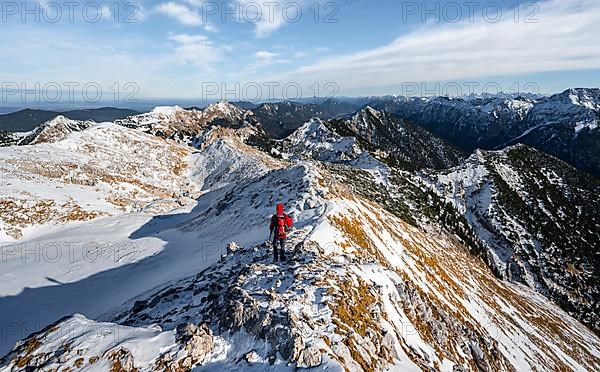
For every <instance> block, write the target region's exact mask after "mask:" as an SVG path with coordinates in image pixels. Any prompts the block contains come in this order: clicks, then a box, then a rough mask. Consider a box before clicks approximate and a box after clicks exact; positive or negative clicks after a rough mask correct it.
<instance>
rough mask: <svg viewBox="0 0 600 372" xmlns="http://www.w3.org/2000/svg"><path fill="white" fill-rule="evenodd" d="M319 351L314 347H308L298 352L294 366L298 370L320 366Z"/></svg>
mask: <svg viewBox="0 0 600 372" xmlns="http://www.w3.org/2000/svg"><path fill="white" fill-rule="evenodd" d="M321 362H322V358H321V351H319V349H317V348H316V347H314V346H309V347H307V348H306V349H304V350H302V351H301V352H300V356H299V357H298V361H297V363H296V365H297V366H298V368H313V367H318V366H319V365H321Z"/></svg>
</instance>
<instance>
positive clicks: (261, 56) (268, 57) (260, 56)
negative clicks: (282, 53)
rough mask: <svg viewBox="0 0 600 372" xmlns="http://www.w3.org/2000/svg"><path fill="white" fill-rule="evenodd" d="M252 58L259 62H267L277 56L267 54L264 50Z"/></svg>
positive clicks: (275, 54)
mask: <svg viewBox="0 0 600 372" xmlns="http://www.w3.org/2000/svg"><path fill="white" fill-rule="evenodd" d="M254 56H255V57H256V58H258V59H260V60H263V61H269V60H273V59H275V58H276V57H277V56H279V54H277V53H271V52H267V51H265V50H260V51H258V52H256V54H255V55H254Z"/></svg>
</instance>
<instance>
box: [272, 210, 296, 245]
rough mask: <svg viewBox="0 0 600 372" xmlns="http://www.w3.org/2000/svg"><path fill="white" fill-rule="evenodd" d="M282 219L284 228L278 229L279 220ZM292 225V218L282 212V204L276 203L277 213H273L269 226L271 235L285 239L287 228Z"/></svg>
mask: <svg viewBox="0 0 600 372" xmlns="http://www.w3.org/2000/svg"><path fill="white" fill-rule="evenodd" d="M280 219H281V220H283V221H282V222H283V226H284V230H283V231H279V229H278V226H279V220H280ZM291 227H292V218H291V217H290V216H288V215H287V214H285V213H284V212H283V204H277V214H274V215H273V217H271V226H270V227H269V231H270V232H271V233H274V235H273V237H274V238H276V239H285V238H287V230H288V229H290V228H291Z"/></svg>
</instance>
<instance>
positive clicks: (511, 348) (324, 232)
mask: <svg viewBox="0 0 600 372" xmlns="http://www.w3.org/2000/svg"><path fill="white" fill-rule="evenodd" d="M204 111H206V112H204ZM204 111H198V110H183V109H181V110H180V109H177V108H175V109H159V110H157V112H153V113H149V114H144V115H142V116H140V117H131V118H128V119H127V120H124V121H121V122H119V123H118V125H115V124H111V123H104V124H98V125H93V126H91V127H89V128H86V129H83V130H81V131H74V132H71V133H69V134H67V135H66V136H65V137H64V138H63V139H62V140H58V141H56V142H53V143H40V144H36V145H31V146H11V147H6V148H2V149H0V165H1V166H2V168H3V169H7V170H9V172H8V174H9V177H8V178H7V180H8V183H9V186H10V187H9V188H8V189H6V190H9V191H8V192H6V191H4V190H5V188H3V193H4V192H5V193H6V194H5V195H3V196H5V197H7V198H9V200H12V203H15V204H18V203H17V202H16V201H15V200H17V199H18V198H24V199H27V198H31V197H32V196H31V195H29V194H24V190H28V192H31V191H32V190H35V194H34V195H35V197H37V198H39V199H41V200H48V201H54V200H56V201H55V203H56V204H59V205H60V206H61V207H62V204H60V202H58V203H57V201H59V199H60V198H64V197H70V198H71V199H72V200H73V202H72V203H74V204H75V205H78V206H79V207H80V209H81V210H82V211H85V212H86V213H92V212H93V211H99V212H102V214H98V215H94V216H92V215H87V214H83V213H80V212H78V213H76V214H75V216H76V217H77V218H73V219H69V218H62V217H61V213H65V212H63V211H61V210H59V211H58V212H53V213H50V215H57V216H58V217H57V218H54V219H50V220H38V219H37V216H39V215H48V213H47V211H48V210H53V208H54V207H53V206H50V207H48V206H45V207H43V208H41V209H40V212H37V213H35V215H34V216H28V217H27V218H23V219H22V222H20V223H22V226H21V225H18V226H16V228H18V229H19V234H16V233H15V235H14V236H12V237H11V238H10V239H9V241H12V242H14V243H15V244H21V246H22V247H25V248H28V247H32V246H41V247H48V246H50V245H52V246H53V247H54V246H58V247H79V246H84V247H87V248H88V249H85V250H82V251H79V250H77V249H76V250H75V254H74V255H68V254H66V252H67V251H63V253H64V254H63V255H62V257H61V259H59V260H58V261H53V262H52V261H49V260H45V261H43V262H40V261H39V260H38V261H35V260H29V259H25V260H23V255H22V253H23V252H24V251H20V250H19V248H18V247H19V245H13V246H11V247H12V248H14V250H12V249H11V250H10V254H9V255H8V256H6V260H5V262H3V265H5V266H3V267H4V268H5V269H6V271H5V272H7V273H10V275H4V276H3V281H2V283H1V284H0V291H1V293H2V296H3V297H0V306H2V308H3V309H7V310H8V311H3V312H1V314H0V322H2V323H3V324H22V325H23V326H22V327H20V328H19V329H17V330H16V331H15V332H14V333H12V334H11V335H10V337H8V338H7V339H6V340H3V343H2V351H3V352H8V354H7V355H6V356H5V357H4V358H3V359H2V360H1V361H0V371H16V370H24V369H31V370H36V369H43V370H46V369H47V370H54V369H59V370H89V371H105V370H119V371H131V372H133V371H154V370H160V371H163V370H168V371H178V370H181V371H188V370H192V369H193V370H199V371H201V370H232V371H233V370H236V371H237V370H257V369H259V370H273V371H286V370H295V369H296V368H314V369H316V370H325V369H327V370H339V371H343V370H350V371H366V370H369V371H370V370H402V371H405V370H441V371H463V370H464V371H467V370H485V371H498V370H500V371H511V370H537V369H539V366H540V365H543V366H545V367H547V368H548V369H552V370H577V371H585V370H595V369H598V368H599V367H600V339H599V338H598V336H597V335H596V334H594V332H593V331H592V330H590V329H588V328H586V327H585V326H584V325H583V324H581V323H580V322H579V321H577V320H576V319H575V317H577V318H579V319H581V320H582V321H584V322H585V324H587V325H588V326H589V327H590V328H591V329H593V327H594V325H595V324H596V323H595V322H596V321H597V320H595V319H594V318H593V314H594V313H595V310H594V308H593V302H592V301H591V300H593V296H594V293H596V292H594V291H595V290H597V288H596V286H595V285H594V282H593V278H594V277H596V274H595V271H594V270H597V269H596V267H598V266H597V265H594V264H592V265H593V266H592V267H591V268H590V266H589V265H590V263H589V261H587V262H588V263H587V266H586V257H588V256H587V255H588V254H589V252H588V250H587V248H588V247H587V246H586V245H585V244H583V243H582V242H585V241H587V242H588V244H591V246H593V244H594V243H593V242H596V241H598V239H600V238H599V237H598V236H597V235H596V234H595V233H594V231H597V230H594V223H595V224H596V226H597V223H598V220H597V219H595V218H596V217H595V215H594V214H593V213H595V212H594V210H593V208H591V209H592V211H589V212H588V211H585V210H584V209H585V208H586V207H589V206H590V205H591V206H593V200H594V199H593V198H594V195H595V194H594V192H595V190H596V189H594V188H593V187H594V186H593V185H594V184H593V183H590V182H591V181H590V179H588V178H587V177H588V176H585V175H584V174H582V173H581V172H578V171H576V170H575V169H573V168H572V167H570V166H568V165H567V164H564V163H562V162H559V161H558V160H556V159H555V158H552V157H550V156H546V155H542V154H541V153H539V152H536V151H534V150H531V149H529V148H528V147H526V146H522V147H520V146H516V147H511V148H509V149H506V150H504V151H501V152H491V153H489V152H485V151H478V152H476V153H475V154H474V155H472V156H471V157H470V158H468V159H467V160H464V161H463V160H459V159H460V157H457V161H459V164H458V165H455V166H451V167H449V165H451V164H448V165H447V166H446V167H444V168H442V169H437V170H436V169H435V167H430V166H426V167H424V168H419V170H418V171H412V170H410V171H409V170H405V169H402V168H400V167H397V166H395V165H389V164H387V163H385V162H384V161H387V159H388V158H387V157H386V156H383V155H382V154H383V153H384V152H386V150H387V151H388V152H392V151H390V148H389V147H387V143H407V144H413V145H414V144H419V143H423V141H424V142H425V143H429V141H430V139H431V138H433V137H430V136H431V134H430V133H424V132H422V131H419V130H414V129H412V128H411V127H409V126H408V125H407V126H401V127H400V128H399V130H398V131H397V133H396V132H391V133H392V134H394V136H391V134H390V133H389V132H388V130H389V129H390V127H389V126H388V125H386V123H395V122H396V121H395V120H396V119H395V118H393V117H391V116H389V114H387V113H384V112H381V111H380V110H375V109H372V108H371V109H365V110H364V111H363V112H362V113H359V114H357V115H356V116H354V117H351V118H347V119H334V120H328V121H323V120H320V119H318V118H315V119H313V120H309V121H308V122H306V123H305V124H304V125H303V126H302V127H301V128H300V129H298V130H297V131H296V132H294V133H292V134H291V135H290V136H289V137H287V138H285V139H283V140H273V139H271V138H269V137H267V136H265V133H264V131H263V130H262V128H261V126H260V122H259V121H254V115H252V114H251V113H250V112H248V111H244V110H239V109H235V108H234V107H231V106H230V105H229V104H226V103H223V104H219V105H215V106H212V107H211V108H210V109H209V108H207V109H206V110H204ZM363 119H364V120H363ZM153 120H156V121H153ZM142 123H143V124H142ZM138 124H139V125H138ZM359 125H360V126H359ZM361 131H362V134H361ZM407 133H411V135H412V137H411V136H407ZM388 134H390V137H388ZM390 138H391V139H393V140H390ZM382 140H385V141H390V142H380V141H382ZM431 140H432V141H436V142H434V143H436V144H438V143H439V144H441V142H437V141H439V139H438V140H435V139H431ZM395 141H398V142H395ZM401 141H406V142H401ZM445 146H447V145H445ZM445 146H444V147H443V151H445V152H444V153H445V154H453V153H454V152H453V151H452V150H451V149H450V148H449V147H448V148H447V147H445ZM418 147H419V148H420V145H419V146H418ZM432 147H435V146H432ZM401 150H402V147H401V146H399V147H398V150H397V151H401ZM427 150H428V151H433V152H428V151H426V152H424V153H425V154H427V157H426V159H429V156H430V155H429V154H431V153H436V152H435V151H438V149H437V148H431V149H427ZM532 151H533V152H532ZM393 152H394V153H395V152H396V150H394V151H393ZM400 153H401V152H400ZM378 157H379V158H381V160H380V159H378ZM40 162H43V163H42V164H43V166H42V167H41V169H42V170H44V171H42V170H40V169H38V168H35V167H33V168H32V167H31V164H38V163H40ZM527 163H531V165H529V166H526V165H527ZM538 173H539V174H538ZM542 175H543V177H542ZM4 180H6V179H3V181H4ZM461 180H464V181H461ZM382 181H383V182H382ZM461 182H462V183H461ZM535 182H540V184H539V185H538V186H537V188H536V187H534V184H535ZM505 185H508V186H505ZM544 190H549V191H552V193H548V194H544ZM554 190H558V191H557V192H559V194H564V200H563V199H560V200H559V199H556V198H555V195H556V192H553V191H554ZM533 191H535V193H533ZM547 196H549V197H550V199H548V197H547ZM517 199H518V200H517ZM3 200H4V199H3ZM519 200H520V201H519ZM117 201H118V203H117ZM553 201H556V204H552V202H553ZM112 202H115V203H116V204H113V203H112ZM540 202H541V203H542V204H540ZM277 203H283V204H285V205H286V209H287V211H288V213H290V215H292V217H293V219H294V221H295V230H294V231H293V232H292V233H291V236H290V238H289V241H288V250H289V252H288V253H289V255H288V256H289V260H288V261H286V262H280V263H274V262H273V261H272V259H271V248H270V247H269V246H268V245H267V244H265V240H266V239H267V235H268V231H267V223H268V219H269V216H270V215H271V214H272V213H273V208H274V205H275V204H277ZM513 205H516V206H517V207H518V208H521V207H522V206H523V205H525V206H527V208H529V209H524V211H525V213H522V212H523V211H522V210H521V209H518V208H517V209H513V208H515V207H513ZM29 209H30V208H29V207H28V206H22V207H20V209H19V210H18V211H17V212H16V213H15V212H10V213H8V214H6V215H3V216H2V223H4V224H10V223H11V221H10V217H11V216H15V215H19V214H21V213H25V212H26V211H28V210H29ZM56 213H58V214H56ZM527 213H532V216H533V217H532V218H533V219H534V221H537V220H539V221H540V223H541V224H544V225H549V224H555V225H553V226H555V227H556V228H559V229H564V228H566V227H572V226H573V225H574V223H573V221H575V219H581V220H582V221H587V224H588V225H586V226H585V227H584V228H583V229H581V230H578V231H576V232H571V233H569V232H568V231H565V230H560V231H561V237H560V238H557V237H556V236H554V235H552V234H549V233H548V232H547V231H546V230H539V229H540V228H542V227H540V225H536V224H535V223H533V222H532V221H530V220H528V219H527V218H525V217H524V216H526V215H527ZM66 215H68V216H71V215H74V214H73V213H71V212H68V213H66ZM81 215H84V217H85V218H79V216H81ZM502 218H504V219H507V220H502ZM498 221H502V224H500V225H498V223H497V222H498ZM490 225H491V226H492V227H493V228H490ZM473 227H474V230H472V228H473ZM486 229H487V230H486ZM584 230H589V231H588V232H586V231H584ZM4 231H8V230H5V229H4V226H3V232H4ZM11 231H12V230H11ZM486 231H487V233H488V234H489V235H486ZM514 232H517V233H519V232H521V233H522V235H519V236H518V237H517V240H516V242H517V243H519V242H522V243H523V244H521V245H516V246H515V248H514V252H512V256H510V255H509V256H508V257H505V256H503V254H504V250H505V248H506V245H505V243H506V240H508V241H510V242H513V240H511V239H515V237H514V236H513V235H512V234H514ZM523 237H524V238H527V239H521V238H523ZM529 238H531V239H529ZM542 238H544V239H542ZM561 239H562V240H563V241H564V244H565V245H567V246H577V247H580V248H582V249H583V250H582V251H571V250H569V249H565V247H563V246H562V245H561V244H563V242H561ZM530 241H531V242H532V244H531V245H529V243H528V242H530ZM548 242H549V243H551V244H547V243H548ZM75 243H78V244H79V245H74V244H75ZM90 243H94V244H95V245H92V246H91V248H94V249H92V250H91V251H90V250H89V248H90ZM106 246H111V247H117V248H118V249H116V250H113V252H112V253H113V255H111V254H110V252H104V250H105V248H106ZM29 249H30V248H29ZM478 250H480V251H478ZM25 252H27V251H25ZM90 252H94V254H95V256H94V257H97V259H94V260H90V256H89V254H90ZM591 252H593V250H592V251H591ZM107 253H108V254H107ZM494 254H495V255H496V256H497V258H498V260H497V261H496V262H497V264H496V266H494V265H490V262H487V261H488V260H489V257H490V256H492V255H494ZM478 255H482V256H483V257H484V259H481V258H479V257H480V256H478ZM488 255H489V256H488ZM557 255H559V256H557ZM552 257H561V259H562V258H564V259H565V260H566V261H557V260H550V259H551V258H552ZM564 262H572V263H573V265H572V267H571V266H570V267H568V268H567V269H568V271H567V274H565V270H564V267H561V266H560V265H561V264H563V263H564ZM488 265H489V266H491V267H492V269H494V270H496V268H500V271H502V269H504V272H507V271H508V273H509V274H510V275H508V276H507V277H505V279H509V280H500V279H498V278H497V276H498V273H497V272H495V271H494V270H491V269H490V268H489V267H488ZM502 265H504V266H502ZM519 268H520V269H521V270H517V269H519ZM538 269H539V270H541V271H538ZM496 271H497V270H496ZM560 276H563V277H564V278H563V279H561V278H560ZM531 279H533V280H531ZM511 281H512V282H511ZM523 284H525V285H523ZM539 284H543V285H545V286H546V287H545V288H541V287H538V285H539ZM115 288H118V290H115ZM561 295H565V296H566V297H568V298H569V300H568V301H564V298H561V297H560V296H561ZM589 296H592V297H591V298H590V297H589ZM548 298H551V299H552V300H554V301H555V302H557V303H559V304H560V305H561V307H563V309H566V310H563V309H561V308H559V307H558V306H557V305H556V304H554V303H553V302H552V301H549V299H548ZM561 301H563V302H561ZM570 306H571V307H570ZM32 332H33V333H32ZM18 340H21V341H18ZM17 341H18V342H17ZM14 342H17V344H16V345H14ZM13 345H14V347H13ZM9 350H10V351H9Z"/></svg>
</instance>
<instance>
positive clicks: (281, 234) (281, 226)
mask: <svg viewBox="0 0 600 372" xmlns="http://www.w3.org/2000/svg"><path fill="white" fill-rule="evenodd" d="M275 218H276V219H277V221H276V225H275V237H276V238H277V239H282V238H285V236H286V232H287V226H286V223H285V222H286V221H285V220H286V219H287V215H285V214H283V215H275Z"/></svg>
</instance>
